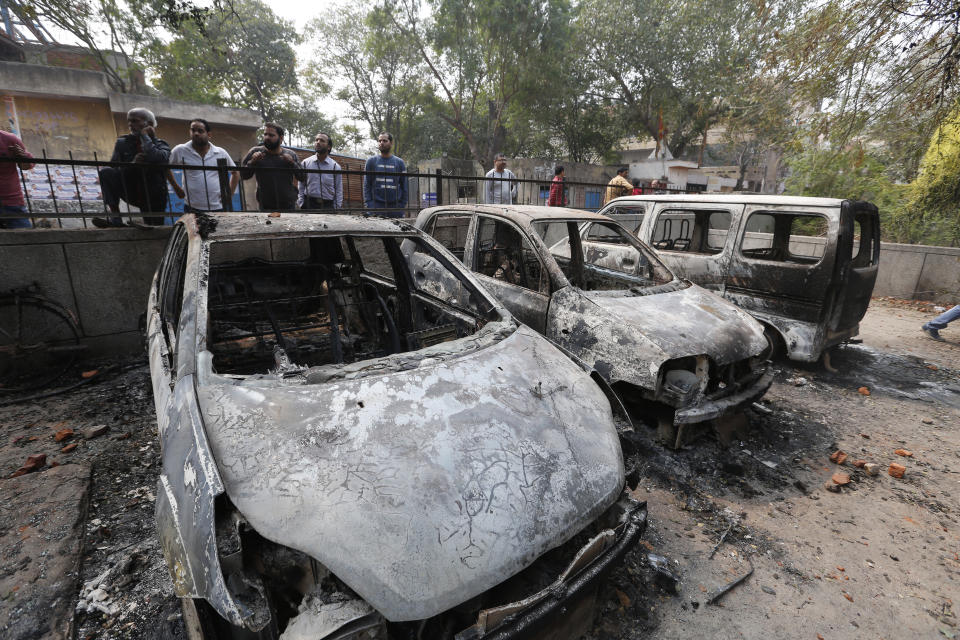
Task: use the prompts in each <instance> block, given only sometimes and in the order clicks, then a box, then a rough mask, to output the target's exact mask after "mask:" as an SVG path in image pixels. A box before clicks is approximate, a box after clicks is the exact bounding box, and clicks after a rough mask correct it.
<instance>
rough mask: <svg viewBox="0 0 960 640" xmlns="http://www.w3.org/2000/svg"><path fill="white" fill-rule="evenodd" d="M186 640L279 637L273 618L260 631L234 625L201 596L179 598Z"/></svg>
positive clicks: (239, 639)
mask: <svg viewBox="0 0 960 640" xmlns="http://www.w3.org/2000/svg"><path fill="white" fill-rule="evenodd" d="M180 606H181V607H182V609H183V625H184V628H185V631H186V636H187V640H276V639H277V638H278V637H280V632H279V631H278V630H277V625H276V621H275V620H271V621H270V624H268V625H267V626H266V627H264V628H263V629H261V630H260V631H250V630H249V629H245V628H243V627H235V626H233V625H232V624H230V623H229V622H228V621H227V620H224V619H223V618H221V617H220V614H219V613H217V612H216V611H215V610H214V609H213V607H211V606H210V605H209V604H208V603H207V601H206V600H204V599H202V598H180Z"/></svg>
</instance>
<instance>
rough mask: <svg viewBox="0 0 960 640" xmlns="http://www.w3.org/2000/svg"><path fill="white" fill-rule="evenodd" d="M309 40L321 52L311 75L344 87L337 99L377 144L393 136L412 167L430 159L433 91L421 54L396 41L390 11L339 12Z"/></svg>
mask: <svg viewBox="0 0 960 640" xmlns="http://www.w3.org/2000/svg"><path fill="white" fill-rule="evenodd" d="M304 37H305V38H306V39H307V42H309V43H310V44H311V45H315V46H311V47H309V48H310V49H311V50H315V51H317V52H319V55H318V56H317V57H316V58H314V59H312V60H310V61H309V62H308V63H307V65H306V68H307V69H308V71H309V73H310V74H311V75H312V76H314V77H317V78H324V79H325V80H326V79H328V80H329V81H331V82H338V83H339V84H340V85H341V88H340V90H339V91H338V92H337V97H338V98H340V99H341V100H344V101H345V102H346V103H347V104H348V105H349V106H350V108H351V109H352V110H353V114H354V116H355V117H356V118H358V119H360V120H362V121H363V122H365V123H366V124H367V126H368V127H369V136H370V137H371V138H375V137H376V136H377V135H379V134H380V133H381V132H383V131H388V132H390V133H391V134H392V135H393V136H394V151H395V152H396V153H397V155H403V156H404V158H406V160H407V161H408V162H409V163H411V164H413V163H415V162H416V160H417V159H419V158H422V157H427V155H429V153H430V151H431V149H430V147H431V146H432V145H431V144H430V142H429V137H425V136H424V133H425V132H424V131H423V130H422V126H421V125H422V124H423V120H424V119H425V118H427V119H429V114H430V113H431V111H432V110H433V109H434V107H435V100H434V97H433V92H432V87H430V86H429V85H428V84H427V83H426V82H424V80H423V78H424V77H425V76H426V69H425V68H424V67H423V64H422V62H421V60H420V57H419V54H418V53H417V52H416V50H415V49H414V48H412V46H411V45H410V43H408V42H406V41H405V40H404V39H403V38H398V37H396V33H395V30H394V28H393V25H392V23H391V21H390V19H389V18H388V17H387V16H386V14H385V12H384V10H382V9H379V8H377V7H373V6H364V5H361V6H355V7H344V8H339V7H338V8H337V9H336V10H335V11H330V12H328V13H327V14H326V15H324V16H322V17H320V18H317V19H315V20H312V21H311V22H310V23H308V25H307V27H306V28H305V29H304ZM434 124H436V123H434ZM425 154H427V155H425ZM437 155H439V153H438V154H437Z"/></svg>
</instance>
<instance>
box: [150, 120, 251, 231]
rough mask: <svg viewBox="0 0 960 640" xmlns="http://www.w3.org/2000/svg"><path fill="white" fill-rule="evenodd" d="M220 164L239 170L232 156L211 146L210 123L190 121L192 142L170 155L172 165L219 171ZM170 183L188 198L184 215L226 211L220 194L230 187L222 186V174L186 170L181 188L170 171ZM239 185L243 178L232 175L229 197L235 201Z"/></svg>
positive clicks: (177, 148)
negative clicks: (234, 192) (234, 197)
mask: <svg viewBox="0 0 960 640" xmlns="http://www.w3.org/2000/svg"><path fill="white" fill-rule="evenodd" d="M218 160H224V161H226V164H227V166H228V167H234V166H236V165H235V164H234V162H233V159H232V158H231V157H230V154H228V153H227V152H226V151H224V150H223V149H221V148H220V147H218V146H216V145H215V144H213V143H211V142H210V123H209V122H207V121H206V120H204V119H203V118H194V119H193V120H191V121H190V142H184V143H183V144H178V145H177V146H175V147H174V148H173V151H171V152H170V164H192V165H202V166H204V167H208V166H209V167H213V168H214V169H216V167H217V161H218ZM167 181H168V182H169V183H170V186H171V187H173V191H174V193H176V194H177V195H178V196H180V197H181V198H184V200H185V202H184V204H183V212H184V213H206V212H208V211H223V202H222V198H221V196H220V194H221V193H222V192H223V191H224V186H226V185H221V184H220V174H219V173H218V172H217V171H216V170H211V171H206V170H204V171H201V170H199V169H184V170H183V186H182V187H181V186H180V185H179V184H177V180H176V178H174V176H173V171H171V170H169V169H167ZM238 182H240V174H239V173H237V172H236V171H231V172H230V186H229V191H227V196H228V197H233V191H234V189H236V188H237V183H238Z"/></svg>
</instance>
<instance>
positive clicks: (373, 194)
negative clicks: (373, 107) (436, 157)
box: [363, 132, 407, 218]
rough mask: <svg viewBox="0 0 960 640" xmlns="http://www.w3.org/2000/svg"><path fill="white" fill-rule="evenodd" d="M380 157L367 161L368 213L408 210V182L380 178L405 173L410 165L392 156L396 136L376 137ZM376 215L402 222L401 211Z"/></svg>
mask: <svg viewBox="0 0 960 640" xmlns="http://www.w3.org/2000/svg"><path fill="white" fill-rule="evenodd" d="M377 144H378V146H379V147H380V155H377V156H373V157H371V158H367V165H366V167H365V168H364V171H366V174H365V175H364V176H363V201H364V203H365V204H366V205H367V209H390V208H400V209H402V208H403V207H406V206H407V179H406V177H405V176H402V175H377V174H386V173H393V174H397V173H401V174H402V173H406V172H407V165H406V164H404V162H403V159H402V158H400V157H398V156H395V155H393V154H392V153H390V149H392V148H393V136H392V135H390V134H389V133H387V132H383V133H381V134H380V135H379V136H378V137H377ZM377 215H380V216H384V217H387V218H402V217H403V211H402V210H394V211H377Z"/></svg>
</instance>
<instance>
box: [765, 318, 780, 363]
mask: <svg viewBox="0 0 960 640" xmlns="http://www.w3.org/2000/svg"><path fill="white" fill-rule="evenodd" d="M763 337H764V338H766V339H767V348H766V349H764V350H763V351H762V352H761V354H760V357H761V358H763V359H764V360H776V359H777V358H781V357H783V354H784V353H785V351H786V347H785V345H784V344H783V338H782V337H780V332H779V331H777V330H776V329H774V328H773V327H771V326H770V325H767V324H765V325H763Z"/></svg>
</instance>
